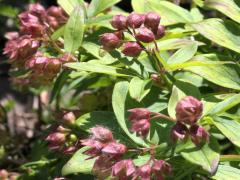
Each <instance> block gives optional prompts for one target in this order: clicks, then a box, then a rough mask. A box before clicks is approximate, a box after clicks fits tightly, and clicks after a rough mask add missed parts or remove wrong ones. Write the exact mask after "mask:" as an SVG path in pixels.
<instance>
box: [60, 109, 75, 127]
mask: <svg viewBox="0 0 240 180" xmlns="http://www.w3.org/2000/svg"><path fill="white" fill-rule="evenodd" d="M62 120H63V123H64V124H66V125H72V124H74V123H75V120H76V116H75V114H74V113H73V112H71V111H69V112H66V113H64V114H63V116H62Z"/></svg>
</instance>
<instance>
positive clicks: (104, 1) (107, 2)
mask: <svg viewBox="0 0 240 180" xmlns="http://www.w3.org/2000/svg"><path fill="white" fill-rule="evenodd" d="M118 2H120V0H92V1H91V3H90V5H89V7H88V10H87V14H88V16H89V17H93V16H96V15H98V14H99V13H101V12H102V11H104V10H105V9H107V8H109V7H112V6H113V5H114V4H116V3H118Z"/></svg>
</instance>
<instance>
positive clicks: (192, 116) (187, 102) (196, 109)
mask: <svg viewBox="0 0 240 180" xmlns="http://www.w3.org/2000/svg"><path fill="white" fill-rule="evenodd" d="M202 111H203V104H202V102H201V101H199V100H198V99H196V98H194V97H192V96H186V97H185V98H183V99H181V100H180V101H179V102H178V103H177V106H176V118H177V120H178V121H180V122H184V123H186V124H189V125H192V124H195V123H196V122H197V121H198V120H199V119H200V117H201V115H202Z"/></svg>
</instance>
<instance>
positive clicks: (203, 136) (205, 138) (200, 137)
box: [189, 124, 209, 146]
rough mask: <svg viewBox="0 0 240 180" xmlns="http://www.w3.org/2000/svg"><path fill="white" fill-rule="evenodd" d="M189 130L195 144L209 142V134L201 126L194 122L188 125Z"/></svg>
mask: <svg viewBox="0 0 240 180" xmlns="http://www.w3.org/2000/svg"><path fill="white" fill-rule="evenodd" d="M189 132H190V135H191V139H192V142H193V143H194V144H196V145H197V146H198V145H201V144H203V143H207V142H209V134H208V132H207V131H206V130H205V129H204V128H203V127H201V126H199V125H196V124H194V125H192V126H191V127H190V129H189Z"/></svg>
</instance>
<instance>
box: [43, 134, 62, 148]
mask: <svg viewBox="0 0 240 180" xmlns="http://www.w3.org/2000/svg"><path fill="white" fill-rule="evenodd" d="M45 140H46V141H48V142H49V143H51V144H55V145H59V144H62V143H64V142H65V140H66V137H65V134H63V133H60V132H54V133H51V134H49V135H48V136H47V138H46V139H45Z"/></svg>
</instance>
